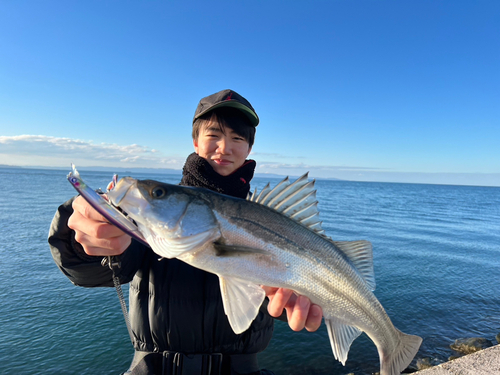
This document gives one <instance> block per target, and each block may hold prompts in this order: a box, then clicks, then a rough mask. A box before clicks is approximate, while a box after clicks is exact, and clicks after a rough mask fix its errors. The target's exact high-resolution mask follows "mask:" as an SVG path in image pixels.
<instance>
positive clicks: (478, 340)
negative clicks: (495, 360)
mask: <svg viewBox="0 0 500 375" xmlns="http://www.w3.org/2000/svg"><path fill="white" fill-rule="evenodd" d="M490 346H493V343H492V342H491V341H490V340H488V339H484V338H482V337H471V338H468V339H458V340H455V343H454V344H451V345H450V348H451V349H453V350H454V351H456V352H458V353H460V354H462V355H465V354H471V353H475V352H478V351H480V350H483V349H486V348H489V347H490Z"/></svg>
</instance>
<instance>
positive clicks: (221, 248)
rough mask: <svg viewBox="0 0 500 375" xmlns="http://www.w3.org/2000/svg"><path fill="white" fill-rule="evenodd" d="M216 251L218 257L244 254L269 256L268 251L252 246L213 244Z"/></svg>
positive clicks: (216, 242)
mask: <svg viewBox="0 0 500 375" xmlns="http://www.w3.org/2000/svg"><path fill="white" fill-rule="evenodd" d="M213 245H214V249H215V255H216V256H218V257H230V256H238V255H243V254H267V255H271V254H269V252H268V251H266V250H262V249H256V248H254V247H250V246H240V245H228V244H224V243H222V242H219V241H215V242H214V243H213Z"/></svg>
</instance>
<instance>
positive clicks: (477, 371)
mask: <svg viewBox="0 0 500 375" xmlns="http://www.w3.org/2000/svg"><path fill="white" fill-rule="evenodd" d="M414 374H418V375H500V345H496V346H492V347H490V348H487V349H483V350H481V351H479V352H476V353H473V354H469V355H466V356H463V357H460V358H457V359H454V360H453V361H449V362H445V363H442V364H440V365H438V366H434V367H431V368H428V369H425V370H420V371H417V372H414Z"/></svg>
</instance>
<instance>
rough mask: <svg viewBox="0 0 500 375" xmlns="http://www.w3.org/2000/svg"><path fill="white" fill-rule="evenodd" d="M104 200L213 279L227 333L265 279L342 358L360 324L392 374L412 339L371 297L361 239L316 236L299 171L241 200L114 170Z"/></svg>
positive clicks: (402, 364)
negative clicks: (322, 331)
mask: <svg viewBox="0 0 500 375" xmlns="http://www.w3.org/2000/svg"><path fill="white" fill-rule="evenodd" d="M108 199H109V201H110V203H111V204H112V205H113V206H115V207H119V208H120V209H121V210H122V211H124V212H126V213H127V215H128V217H130V218H131V219H133V221H134V223H135V225H137V227H138V229H139V231H140V232H141V233H142V235H143V237H144V238H145V240H146V242H147V243H148V244H149V246H151V248H152V249H153V251H154V252H156V253H157V254H158V255H159V256H160V257H162V258H169V259H171V258H177V259H179V260H181V261H184V262H186V263H188V264H190V265H192V266H193V267H197V268H199V269H202V270H205V271H207V272H211V273H213V274H216V275H217V276H218V277H219V284H220V290H221V296H222V301H223V306H224V312H225V314H226V315H227V317H228V321H229V323H230V325H231V327H232V329H233V331H234V332H235V333H236V334H239V333H242V332H244V331H245V330H246V329H248V327H249V326H250V324H251V323H252V321H253V320H254V319H255V317H256V316H257V313H258V311H259V308H260V306H261V304H262V302H263V301H264V299H265V292H264V290H263V289H262V287H261V286H262V285H266V286H270V287H281V288H287V289H291V290H293V291H294V292H295V293H296V294H297V295H304V296H307V297H308V298H309V299H310V300H311V302H312V303H314V304H317V305H319V306H321V308H322V310H323V318H324V323H325V325H326V328H327V332H328V337H329V340H330V344H331V347H332V351H333V355H334V356H335V358H336V359H337V360H339V361H340V362H341V363H342V364H343V365H344V366H345V363H346V361H347V356H348V352H349V349H350V346H351V344H352V342H353V341H354V340H355V339H356V338H357V337H358V336H359V335H360V334H361V333H362V332H364V333H366V334H367V335H368V337H369V338H370V339H371V340H372V341H373V343H374V344H375V346H376V347H377V350H378V354H379V359H380V373H381V374H382V375H396V374H399V373H401V371H403V370H404V369H405V368H406V367H407V366H408V365H409V364H410V363H411V361H412V360H413V358H414V356H415V355H416V353H417V351H418V349H419V347H420V344H421V343H422V339H421V338H420V337H418V336H415V335H409V334H405V333H403V332H401V331H399V330H398V329H397V328H396V327H394V325H393V324H392V322H391V320H390V318H389V316H388V315H387V313H386V311H385V309H384V308H383V306H382V305H381V303H380V302H379V301H378V299H377V298H376V297H375V295H374V293H373V290H374V289H375V277H374V271H373V250H372V245H371V243H370V242H369V241H365V240H360V241H334V240H332V239H331V238H330V237H328V236H327V235H326V233H325V231H324V230H323V229H322V226H321V221H320V219H319V210H318V207H317V206H318V202H317V200H316V190H315V188H314V180H313V181H309V179H308V176H307V174H306V175H304V176H302V177H300V178H299V179H297V180H296V181H294V182H290V180H289V179H288V178H286V179H284V180H283V181H282V182H280V183H279V184H277V185H276V186H275V187H273V188H271V187H270V186H269V184H268V185H267V186H266V187H264V188H263V189H262V190H261V191H260V192H258V191H257V190H255V191H254V192H253V193H252V194H249V197H248V198H247V199H240V198H234V197H230V196H227V195H223V194H219V193H216V192H213V191H210V190H207V189H202V188H196V187H186V186H180V185H171V184H166V183H162V182H158V181H154V180H136V179H134V178H131V177H124V178H122V179H121V180H119V181H118V183H116V184H115V186H114V187H113V188H112V189H111V190H110V191H109V192H108Z"/></svg>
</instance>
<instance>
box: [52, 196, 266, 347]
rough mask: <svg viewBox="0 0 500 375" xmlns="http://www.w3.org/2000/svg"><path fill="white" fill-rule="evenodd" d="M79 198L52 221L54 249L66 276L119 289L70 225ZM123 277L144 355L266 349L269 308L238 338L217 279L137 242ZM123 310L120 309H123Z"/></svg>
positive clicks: (123, 266)
mask: <svg viewBox="0 0 500 375" xmlns="http://www.w3.org/2000/svg"><path fill="white" fill-rule="evenodd" d="M72 201H73V199H71V200H69V201H67V202H66V203H64V204H63V205H61V206H60V207H59V208H58V210H57V212H56V214H55V216H54V219H53V221H52V224H51V228H50V233H49V244H50V248H51V251H52V256H53V258H54V260H55V262H56V263H57V265H58V266H59V268H60V269H61V271H62V272H63V273H64V274H65V275H66V276H67V277H68V278H69V279H70V280H71V282H73V283H74V284H75V285H79V286H84V287H100V286H113V281H112V272H111V270H110V269H109V267H107V266H102V265H101V260H102V257H93V256H89V255H87V254H85V252H84V251H83V248H82V246H81V245H80V244H79V243H77V242H76V241H75V239H74V232H73V231H72V230H71V229H70V228H68V226H67V222H68V218H69V216H70V215H71V214H72V212H73V209H72V207H71V203H72ZM119 259H120V261H121V268H120V271H119V273H118V274H117V276H118V277H119V278H120V282H121V283H122V284H124V283H129V282H130V291H129V295H130V297H129V298H130V307H129V309H130V323H131V328H132V332H133V336H134V347H135V349H136V350H138V351H147V352H162V351H166V350H172V351H177V352H182V353H223V354H247V353H257V352H260V351H262V350H264V349H265V347H266V346H267V344H268V343H269V341H270V339H271V336H272V331H273V319H272V318H271V317H270V316H269V315H268V314H267V311H266V309H265V308H264V307H263V308H261V311H260V313H259V315H258V316H257V318H256V319H255V321H254V322H253V323H252V325H251V327H250V328H249V329H248V330H247V331H245V332H244V333H242V334H240V335H236V334H235V333H234V332H233V331H232V329H231V327H230V325H229V322H228V319H227V317H226V315H225V313H224V310H223V306H222V298H221V294H220V289H219V281H218V278H217V276H215V275H213V274H210V273H207V272H205V271H202V270H199V269H196V268H194V267H192V266H190V265H188V264H186V263H183V262H181V261H179V260H177V259H162V260H159V256H158V255H157V254H155V253H154V252H153V251H152V250H151V249H150V248H149V247H146V246H144V245H142V244H140V243H138V242H136V241H134V240H132V243H131V245H130V247H129V248H128V249H127V250H126V251H125V252H124V253H123V254H122V255H121V256H120V257H119ZM117 308H118V304H117Z"/></svg>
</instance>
